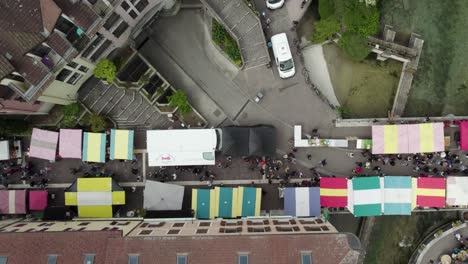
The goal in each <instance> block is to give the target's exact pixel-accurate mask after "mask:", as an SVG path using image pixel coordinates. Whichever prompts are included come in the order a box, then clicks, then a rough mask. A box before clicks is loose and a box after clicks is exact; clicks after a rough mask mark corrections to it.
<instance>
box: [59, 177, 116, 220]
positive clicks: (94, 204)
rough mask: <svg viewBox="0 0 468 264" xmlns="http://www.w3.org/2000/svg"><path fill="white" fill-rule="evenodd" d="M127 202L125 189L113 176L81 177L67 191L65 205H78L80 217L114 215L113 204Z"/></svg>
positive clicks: (106, 216)
mask: <svg viewBox="0 0 468 264" xmlns="http://www.w3.org/2000/svg"><path fill="white" fill-rule="evenodd" d="M123 204H125V191H124V190H123V189H122V187H120V186H119V185H118V184H117V183H116V182H115V181H113V180H112V178H108V177H106V178H104V177H102V178H79V179H77V180H76V182H75V183H74V184H73V185H72V186H71V187H70V188H68V190H67V191H66V192H65V205H67V206H78V216H79V217H92V218H108V217H112V206H113V205H123Z"/></svg>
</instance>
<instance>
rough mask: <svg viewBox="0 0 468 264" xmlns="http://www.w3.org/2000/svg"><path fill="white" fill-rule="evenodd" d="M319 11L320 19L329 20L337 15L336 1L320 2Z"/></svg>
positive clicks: (324, 0) (321, 0) (325, 0)
mask: <svg viewBox="0 0 468 264" xmlns="http://www.w3.org/2000/svg"><path fill="white" fill-rule="evenodd" d="M318 9H319V14H320V19H325V18H328V17H330V16H332V15H334V14H335V2H334V0H320V1H319V6H318Z"/></svg>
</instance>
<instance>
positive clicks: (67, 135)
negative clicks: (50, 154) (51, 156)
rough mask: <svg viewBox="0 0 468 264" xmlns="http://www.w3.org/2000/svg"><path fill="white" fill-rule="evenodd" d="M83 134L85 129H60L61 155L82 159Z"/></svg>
mask: <svg viewBox="0 0 468 264" xmlns="http://www.w3.org/2000/svg"><path fill="white" fill-rule="evenodd" d="M82 136H83V130H81V129H60V140H59V155H60V157H62V158H71V159H81V151H82V149H81V145H82Z"/></svg>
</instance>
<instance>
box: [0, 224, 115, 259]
mask: <svg viewBox="0 0 468 264" xmlns="http://www.w3.org/2000/svg"><path fill="white" fill-rule="evenodd" d="M119 236H121V232H120V231H97V232H93V231H89V232H41V233H39V232H37V233H1V234H0V248H1V251H2V253H3V252H8V254H7V256H8V264H24V263H47V255H48V254H55V255H58V258H57V262H58V263H83V260H84V254H96V256H95V258H94V263H105V257H106V253H105V252H106V246H107V240H108V239H109V238H113V237H119Z"/></svg>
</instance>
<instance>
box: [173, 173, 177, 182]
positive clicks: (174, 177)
mask: <svg viewBox="0 0 468 264" xmlns="http://www.w3.org/2000/svg"><path fill="white" fill-rule="evenodd" d="M172 180H174V181H175V180H177V174H175V173H172Z"/></svg>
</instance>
